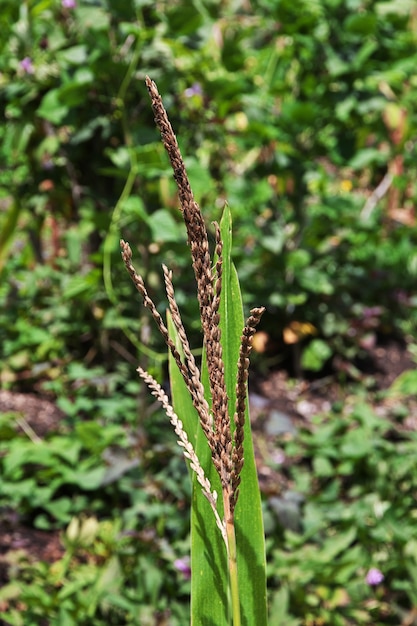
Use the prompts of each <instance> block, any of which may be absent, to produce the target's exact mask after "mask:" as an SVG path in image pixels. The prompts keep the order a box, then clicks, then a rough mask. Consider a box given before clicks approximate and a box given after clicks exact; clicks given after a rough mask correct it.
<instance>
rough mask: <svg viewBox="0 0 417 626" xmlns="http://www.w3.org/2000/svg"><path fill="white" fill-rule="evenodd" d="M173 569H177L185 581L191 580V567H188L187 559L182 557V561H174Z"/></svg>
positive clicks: (188, 561)
mask: <svg viewBox="0 0 417 626" xmlns="http://www.w3.org/2000/svg"><path fill="white" fill-rule="evenodd" d="M174 567H175V569H177V570H178V571H179V572H181V574H182V575H183V577H184V578H185V579H186V580H189V579H190V578H191V567H190V559H189V558H188V557H184V558H183V559H175V561H174Z"/></svg>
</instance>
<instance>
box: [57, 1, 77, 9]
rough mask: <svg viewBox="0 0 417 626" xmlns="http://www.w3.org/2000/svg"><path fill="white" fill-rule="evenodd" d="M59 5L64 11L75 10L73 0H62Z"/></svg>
mask: <svg viewBox="0 0 417 626" xmlns="http://www.w3.org/2000/svg"><path fill="white" fill-rule="evenodd" d="M61 4H62V6H63V7H64V9H75V7H76V6H77V3H76V2H75V0H62V3H61Z"/></svg>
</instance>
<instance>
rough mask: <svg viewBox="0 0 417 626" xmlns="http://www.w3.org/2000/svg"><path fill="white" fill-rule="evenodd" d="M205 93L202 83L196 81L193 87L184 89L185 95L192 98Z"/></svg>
mask: <svg viewBox="0 0 417 626" xmlns="http://www.w3.org/2000/svg"><path fill="white" fill-rule="evenodd" d="M202 94H203V90H202V88H201V85H200V83H194V84H193V85H192V86H191V87H188V88H187V89H186V90H185V91H184V96H185V97H186V98H192V97H193V96H201V95H202Z"/></svg>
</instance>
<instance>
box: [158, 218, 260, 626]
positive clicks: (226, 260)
mask: <svg viewBox="0 0 417 626" xmlns="http://www.w3.org/2000/svg"><path fill="white" fill-rule="evenodd" d="M220 227H221V232H222V238H223V244H224V245H223V278H222V284H223V289H222V301H221V307H220V314H221V331H222V345H223V356H224V362H225V370H226V384H227V390H228V396H229V398H230V411H231V413H232V416H233V412H234V406H235V399H236V393H235V386H236V370H237V362H238V356H239V347H240V337H241V333H242V329H243V326H244V318H243V307H242V299H241V294H240V288H239V281H238V278H237V273H236V269H235V267H234V266H233V264H232V262H231V258H230V253H231V242H232V239H231V231H232V229H231V215H230V211H229V209H228V208H227V207H226V209H225V211H224V214H223V218H222V221H221V225H220ZM168 323H169V332H170V335H171V337H172V338H173V339H174V340H176V343H177V346H178V338H177V336H176V332H175V328H174V327H173V324H172V321H171V320H170V319H169V320H168ZM178 347H179V348H180V346H178ZM169 368H170V380H171V390H172V399H173V405H174V409H175V411H176V413H177V414H178V416H179V417H180V419H181V420H182V421H183V424H184V428H185V430H186V431H187V434H188V437H189V439H190V441H191V442H192V443H193V445H194V447H195V450H196V452H197V455H198V457H199V458H200V462H201V465H202V466H203V468H204V469H205V471H206V475H207V477H208V478H209V480H210V481H211V484H212V486H213V488H214V489H216V490H217V492H218V494H219V500H221V489H220V482H219V479H218V477H217V473H216V472H215V470H214V467H213V465H212V462H211V454H210V450H209V447H208V445H207V441H206V439H205V436H204V434H203V432H202V430H201V428H200V426H199V423H198V416H197V413H196V411H195V409H194V407H193V406H192V402H191V399H190V397H189V395H188V392H187V389H186V387H185V384H184V381H183V379H182V376H181V375H180V373H179V372H178V369H177V367H176V365H175V363H174V362H173V360H172V359H171V358H170V362H169ZM203 382H204V384H205V388H206V390H207V389H208V377H207V367H206V365H205V359H204V355H203ZM207 399H208V401H209V402H210V399H209V398H207ZM192 482H193V490H192V511H191V572H192V580H191V624H192V626H229V625H230V624H231V617H230V615H229V613H230V611H229V599H228V572H227V558H226V548H225V545H224V543H223V540H222V537H221V534H220V531H219V529H218V528H217V526H216V524H215V520H214V515H213V512H212V510H211V508H210V505H209V503H208V502H207V500H206V498H205V497H204V496H203V495H202V493H201V487H200V486H199V484H198V483H197V481H196V480H195V478H194V477H192ZM235 519H236V535H237V561H238V578H239V589H240V597H241V611H242V624H243V626H252V625H253V624H256V625H257V626H266V623H267V609H266V572H265V567H266V566H265V545H264V532H263V522H262V513H261V502H260V494H259V487H258V479H257V473H256V466H255V459H254V452H253V443H252V436H251V429H250V421H249V415H248V414H247V418H246V424H245V464H244V467H243V470H242V482H241V485H240V495H239V501H238V503H237V507H236V512H235Z"/></svg>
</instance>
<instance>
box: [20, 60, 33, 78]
mask: <svg viewBox="0 0 417 626" xmlns="http://www.w3.org/2000/svg"><path fill="white" fill-rule="evenodd" d="M19 65H20V67H21V68H22V70H23V71H24V72H25V73H26V74H34V72H35V68H34V67H33V63H32V59H31V58H30V57H25V58H24V59H22V60H21V61H20V62H19Z"/></svg>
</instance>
